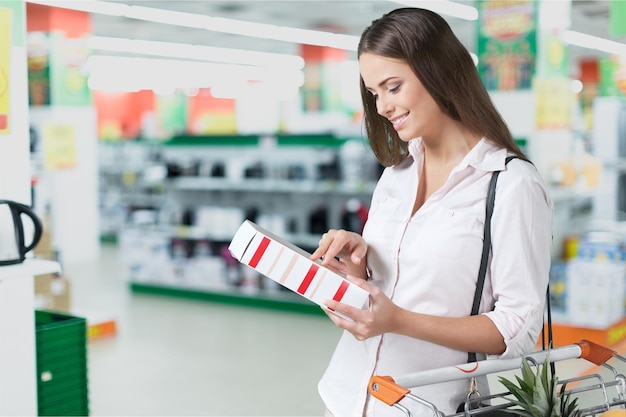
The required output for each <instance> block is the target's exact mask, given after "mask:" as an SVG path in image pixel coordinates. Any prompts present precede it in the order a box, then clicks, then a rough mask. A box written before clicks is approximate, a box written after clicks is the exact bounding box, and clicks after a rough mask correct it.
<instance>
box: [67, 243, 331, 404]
mask: <svg viewBox="0 0 626 417" xmlns="http://www.w3.org/2000/svg"><path fill="white" fill-rule="evenodd" d="M65 273H66V275H67V276H68V277H69V278H70V280H71V282H72V306H73V312H74V313H75V314H77V315H79V314H80V315H85V316H88V317H89V316H91V317H94V318H95V317H99V316H107V315H109V316H112V317H114V318H115V319H116V322H117V334H116V335H115V336H112V337H108V338H102V339H96V340H92V341H90V342H89V344H88V352H89V357H88V360H89V363H88V369H89V391H90V392H89V397H90V412H91V414H92V415H94V416H121V415H125V416H147V415H150V416H155V415H159V416H184V415H194V416H321V415H323V413H324V407H323V404H322V402H321V400H320V399H319V396H318V394H317V387H316V386H317V381H318V380H319V378H320V376H321V374H322V372H323V371H324V368H325V366H326V364H327V363H328V360H329V359H330V355H331V353H332V351H333V348H334V346H335V344H336V343H337V340H338V337H339V335H340V331H339V330H338V329H337V328H336V327H335V326H334V325H333V324H332V322H331V321H330V320H328V318H327V317H325V316H323V315H319V316H316V315H311V314H303V313H294V312H284V311H274V310H266V309H259V308H252V307H245V306H239V305H228V304H220V303H210V302H206V301H197V300H189V299H179V298H175V297H164V296H157V295H145V294H137V293H131V292H130V291H129V288H128V282H127V279H126V274H125V268H124V266H123V265H122V264H121V263H120V262H119V260H118V253H117V249H116V247H115V246H111V245H104V246H103V247H102V252H101V256H100V259H99V261H98V262H97V263H96V264H93V263H89V264H75V265H66V266H65Z"/></svg>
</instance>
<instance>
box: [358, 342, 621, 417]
mask: <svg viewBox="0 0 626 417" xmlns="http://www.w3.org/2000/svg"><path fill="white" fill-rule="evenodd" d="M546 356H548V359H549V361H550V362H552V363H554V362H557V361H563V360H567V359H579V358H580V359H585V360H587V361H589V362H591V363H593V364H595V365H601V366H602V367H604V368H606V369H608V370H609V371H610V372H608V373H609V374H610V375H611V377H610V378H607V377H606V376H604V377H603V376H602V375H601V373H599V372H598V373H593V374H590V375H585V376H579V377H575V378H570V379H564V380H560V378H559V381H558V383H559V385H563V384H566V386H565V388H566V390H565V393H566V394H567V393H570V394H571V395H572V396H574V397H579V398H580V397H581V396H582V397H584V406H583V402H580V405H581V406H580V414H579V416H580V417H584V416H592V415H597V414H600V413H602V412H604V411H608V410H610V409H613V408H624V406H625V405H626V377H624V375H623V374H622V373H620V372H619V371H618V369H617V368H615V367H614V366H612V365H609V364H608V363H607V362H608V361H611V360H618V361H620V362H619V363H621V364H622V365H623V366H626V358H624V357H622V356H620V355H618V354H617V353H616V352H615V351H613V350H611V349H609V348H607V347H604V346H601V345H598V344H596V343H593V342H590V341H587V340H583V341H581V342H578V343H575V344H572V345H568V346H564V347H558V348H552V349H550V350H542V351H538V352H534V353H532V354H530V355H528V356H525V357H523V358H513V359H495V360H483V361H478V362H470V363H464V364H461V365H456V366H448V367H443V368H436V369H431V370H427V371H420V372H415V373H412V374H407V375H403V376H399V377H391V376H373V377H372V378H371V379H370V381H369V386H368V390H369V392H370V394H371V395H372V396H374V397H375V398H376V399H378V400H380V401H383V402H384V403H385V404H387V405H389V406H393V407H396V408H397V409H399V410H400V411H402V412H404V414H405V415H407V416H409V417H411V412H410V410H409V409H408V408H407V407H406V406H405V405H403V404H401V402H403V401H405V400H412V401H416V402H418V403H420V404H422V405H423V406H425V407H427V408H429V409H430V410H432V413H433V416H434V417H443V416H444V413H442V412H441V411H439V410H438V409H437V407H436V406H435V404H433V403H431V402H429V401H428V400H426V399H424V398H420V397H418V396H416V395H414V394H412V393H411V390H410V389H408V388H406V387H412V388H414V387H420V386H425V385H430V384H436V383H440V382H447V381H454V380H460V379H468V378H471V377H472V376H474V377H476V376H483V375H489V374H497V373H499V372H505V371H515V370H517V369H521V366H522V361H528V362H529V363H531V364H534V365H537V364H541V363H544V362H545V360H546ZM468 397H469V396H468ZM512 400H513V397H512V395H511V393H510V392H508V391H505V392H500V393H496V394H490V395H485V396H471V398H468V400H467V401H466V403H465V407H464V410H463V411H459V412H457V413H454V414H449V415H448V416H449V417H452V416H457V417H463V416H470V415H471V416H480V415H481V414H487V413H493V412H495V413H497V412H498V410H500V411H502V410H506V409H508V408H511V407H513V406H514V403H513V402H512ZM478 402H480V404H481V406H480V407H477V405H478Z"/></svg>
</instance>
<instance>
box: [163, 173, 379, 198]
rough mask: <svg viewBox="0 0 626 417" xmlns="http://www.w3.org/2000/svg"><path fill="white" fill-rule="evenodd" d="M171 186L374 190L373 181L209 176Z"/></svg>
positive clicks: (173, 182)
mask: <svg viewBox="0 0 626 417" xmlns="http://www.w3.org/2000/svg"><path fill="white" fill-rule="evenodd" d="M169 182H170V184H171V186H172V187H173V188H174V189H178V190H188V191H229V192H233V191H240V192H259V193H267V192H272V193H278V192H284V193H305V194H311V193H319V194H325V193H333V194H339V195H345V194H367V195H370V194H371V193H372V192H373V191H374V184H373V183H364V184H359V185H349V184H345V183H342V182H337V181H305V180H299V181H296V180H271V179H245V180H241V181H235V180H228V179H218V178H207V177H177V178H173V179H171V180H170V181H169Z"/></svg>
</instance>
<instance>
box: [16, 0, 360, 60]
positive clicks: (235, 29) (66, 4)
mask: <svg viewBox="0 0 626 417" xmlns="http://www.w3.org/2000/svg"><path fill="white" fill-rule="evenodd" d="M28 1H29V2H30V3H37V4H42V5H46V6H54V7H61V8H65V9H72V10H80V11H84V12H89V13H104V14H109V15H114V16H123V17H127V18H130V19H137V20H145V21H149V22H157V23H163V24H168V25H175V26H184V27H190V28H196V29H205V30H211V31H216V32H223V33H231V34H236V35H243V36H250V37H255V38H263V39H274V40H278V41H283V42H291V43H299V44H307V45H318V46H327V47H332V48H337V49H346V50H349V51H356V49H357V45H358V42H359V37H358V36H352V35H344V34H339V33H332V32H324V31H317V30H309V29H299V28H291V27H286V26H277V25H269V24H265V23H256V22H248V21H243V20H237V19H227V18H222V17H211V16H205V15H198V14H193V13H185V12H177V11H171V10H164V9H156V8H153V7H144V6H129V5H126V4H123V3H113V2H106V1H99V0H76V1H75V0H28Z"/></svg>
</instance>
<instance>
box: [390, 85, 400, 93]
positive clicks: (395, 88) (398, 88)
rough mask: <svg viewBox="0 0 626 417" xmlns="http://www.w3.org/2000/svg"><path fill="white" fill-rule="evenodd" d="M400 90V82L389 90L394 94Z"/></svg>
mask: <svg viewBox="0 0 626 417" xmlns="http://www.w3.org/2000/svg"><path fill="white" fill-rule="evenodd" d="M398 91H400V84H398V85H394V86H393V87H389V92H390V93H392V94H395V93H397V92H398Z"/></svg>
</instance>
